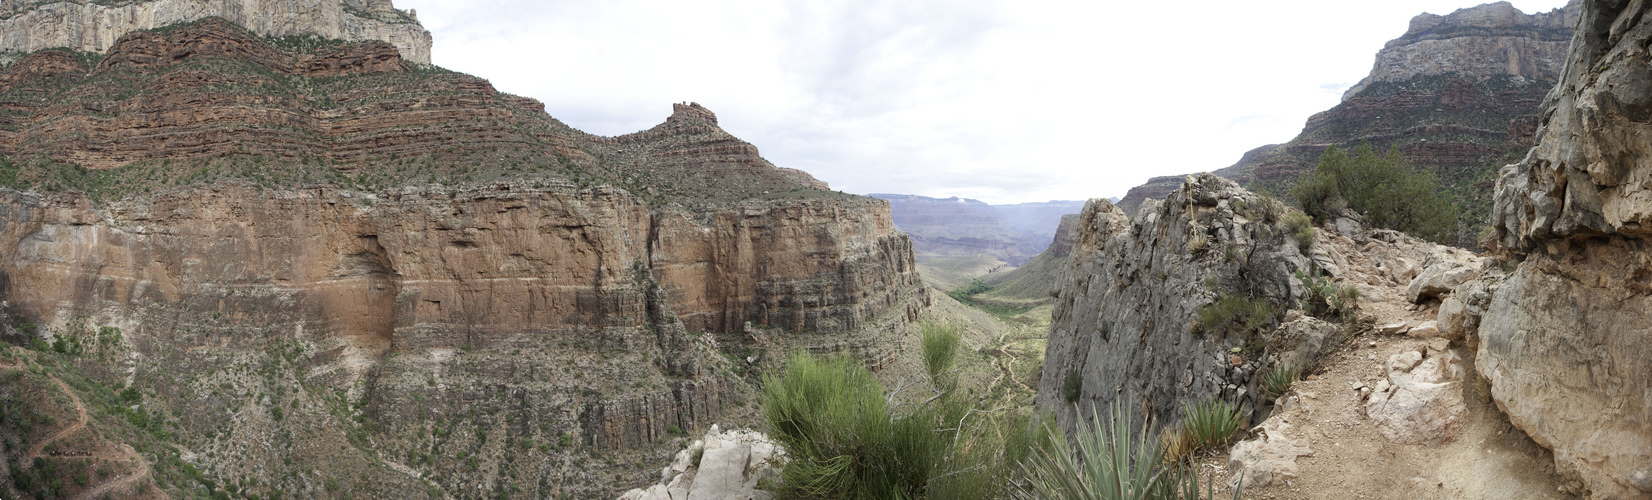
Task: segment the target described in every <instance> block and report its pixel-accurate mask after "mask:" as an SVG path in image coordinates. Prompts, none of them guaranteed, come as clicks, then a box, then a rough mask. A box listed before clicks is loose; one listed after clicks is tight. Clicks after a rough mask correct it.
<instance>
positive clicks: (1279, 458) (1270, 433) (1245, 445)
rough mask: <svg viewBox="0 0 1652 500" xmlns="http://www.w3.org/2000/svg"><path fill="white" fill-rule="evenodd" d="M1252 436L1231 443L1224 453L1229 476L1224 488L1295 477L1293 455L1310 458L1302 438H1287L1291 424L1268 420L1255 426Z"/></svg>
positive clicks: (1309, 452) (1295, 468) (1260, 483)
mask: <svg viewBox="0 0 1652 500" xmlns="http://www.w3.org/2000/svg"><path fill="white" fill-rule="evenodd" d="M1254 432H1255V434H1256V435H1257V436H1256V437H1255V438H1253V439H1249V440H1246V441H1242V442H1240V443H1239V444H1235V445H1233V450H1232V451H1231V452H1229V453H1228V470H1230V471H1233V476H1232V478H1231V480H1229V482H1228V488H1231V489H1233V490H1235V491H1239V490H1240V488H1241V487H1244V488H1253V489H1254V488H1261V487H1264V486H1268V485H1270V484H1275V483H1283V482H1285V481H1287V480H1290V479H1294V478H1296V477H1297V471H1298V469H1297V467H1296V458H1297V457H1311V456H1313V455H1314V450H1313V448H1311V447H1309V442H1308V440H1307V439H1304V438H1295V439H1293V438H1291V437H1290V435H1289V434H1290V432H1291V424H1290V423H1289V422H1286V421H1284V420H1282V419H1269V420H1268V421H1267V422H1266V423H1264V424H1262V425H1260V426H1257V428H1256V429H1255V431H1254Z"/></svg>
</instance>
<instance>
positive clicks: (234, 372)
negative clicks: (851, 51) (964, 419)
mask: <svg viewBox="0 0 1652 500" xmlns="http://www.w3.org/2000/svg"><path fill="white" fill-rule="evenodd" d="M375 5H381V6H382V5H387V2H381V3H377V4H375ZM48 88H50V89H59V90H61V91H51V92H43V91H41V90H42V89H48ZM65 89H66V90H65ZM0 97H3V98H4V102H5V103H6V104H5V105H6V106H7V107H8V109H10V110H13V111H14V112H12V113H7V114H5V116H4V117H0V152H3V153H4V156H5V160H6V161H3V162H0V185H3V186H4V187H0V287H3V288H4V290H0V297H3V298H4V299H5V302H4V304H5V306H4V307H6V309H7V312H9V313H10V314H11V315H12V316H13V317H16V318H19V320H20V321H23V322H28V323H30V324H33V325H38V327H39V332H40V334H41V335H43V336H44V337H45V338H46V339H48V340H52V339H62V338H68V339H79V338H83V337H85V336H86V335H92V334H95V333H96V332H101V331H104V329H105V328H106V327H107V328H115V329H118V330H117V331H118V332H119V333H118V335H119V338H118V342H116V344H117V345H118V348H115V350H116V351H118V356H116V360H115V361H114V362H103V361H99V360H94V359H84V360H79V361H77V362H78V363H79V366H81V367H82V368H83V369H85V370H87V371H88V372H90V373H92V374H93V375H94V376H96V377H99V379H100V380H102V381H104V382H105V383H109V384H111V385H114V384H120V385H122V386H123V387H132V388H133V389H134V390H135V391H139V392H140V393H141V394H142V395H143V397H142V400H143V406H142V407H143V408H144V409H143V411H145V412H152V413H145V414H146V415H149V414H152V415H154V416H153V417H152V418H154V419H156V420H157V421H158V422H164V425H166V426H167V428H168V429H172V431H171V432H174V433H175V435H174V437H173V438H172V439H173V440H174V441H173V443H170V444H175V445H177V447H178V448H182V449H187V450H190V451H189V453H188V454H186V455H176V454H175V456H173V459H176V460H179V461H182V462H186V463H189V464H191V466H193V467H196V468H198V469H199V470H201V471H203V473H205V474H207V477H211V478H218V480H221V481H222V482H223V483H225V484H228V483H229V482H231V481H234V482H237V483H238V484H257V485H260V486H259V487H258V488H257V489H256V490H248V491H283V492H307V493H308V494H309V495H312V496H315V495H324V494H326V495H331V494H333V493H332V490H331V489H330V487H329V489H327V490H326V491H327V493H323V490H322V489H319V488H321V487H322V485H323V484H325V483H326V481H325V480H324V479H325V478H324V477H323V476H325V477H331V478H332V479H333V480H336V481H338V482H340V483H342V484H341V487H342V488H344V489H345V491H355V492H357V493H363V492H367V491H371V492H374V493H375V494H382V495H390V496H408V495H415V496H416V495H423V494H426V493H428V492H429V491H431V490H432V489H435V490H439V491H447V492H459V491H466V492H468V491H490V492H492V493H489V494H490V495H493V494H496V493H497V494H501V495H506V496H510V495H509V494H515V495H519V496H521V495H532V496H536V497H546V496H557V495H562V496H572V497H581V498H584V497H599V496H612V495H613V494H614V493H616V492H617V491H618V490H620V489H623V488H624V487H628V486H630V485H634V484H643V483H645V482H648V481H650V479H649V477H648V476H650V475H654V476H657V470H644V469H643V468H641V467H640V466H637V465H634V464H637V463H641V461H640V460H630V459H629V458H627V459H626V460H619V461H614V460H597V459H595V457H600V456H605V457H609V458H612V457H615V456H619V457H637V456H652V455H650V454H665V455H669V453H674V452H675V451H676V450H675V449H674V448H673V449H669V450H667V449H666V448H671V445H670V442H671V439H672V438H673V437H674V436H677V435H683V434H685V433H687V432H691V431H693V430H694V429H697V428H700V427H704V426H706V425H709V424H710V423H712V422H714V421H720V422H724V423H729V422H749V421H754V419H755V417H753V414H754V412H755V408H754V403H755V402H754V392H753V389H752V379H751V377H754V376H756V375H755V374H757V373H760V372H758V371H756V370H754V369H752V368H751V367H750V366H748V365H750V364H752V362H749V361H746V360H745V359H743V355H744V353H745V352H746V351H747V350H748V349H747V348H748V346H745V345H742V344H740V343H739V342H746V341H748V337H747V336H758V335H762V336H765V338H770V339H774V341H775V342H777V343H783V344H784V345H786V346H792V347H796V348H811V349H820V350H830V347H831V346H839V345H846V346H856V345H860V344H862V343H864V342H862V341H863V340H864V339H865V335H862V334H861V330H865V329H870V328H873V327H879V328H885V329H895V327H898V326H901V325H904V324H905V323H906V322H908V321H911V320H912V319H914V318H915V317H916V316H917V314H918V313H919V312H921V310H922V309H923V308H924V307H925V306H927V300H928V297H927V295H925V292H924V289H923V285H922V284H921V283H920V282H919V279H918V275H917V273H916V271H915V269H914V261H913V255H912V243H911V240H910V239H908V238H907V236H906V235H904V234H902V233H900V232H899V231H898V230H897V229H896V228H895V225H894V222H893V219H892V217H891V215H890V212H889V206H888V204H887V203H885V202H883V201H881V200H875V199H870V198H862V197H857V196H852V195H844V194H841V193H834V192H830V191H824V190H822V188H824V184H823V183H819V182H818V181H813V178H812V177H810V176H808V174H806V173H803V172H801V171H796V170H787V169H781V168H778V167H775V166H774V165H772V164H770V163H769V162H768V161H767V160H764V159H763V158H762V157H761V156H759V155H758V152H757V148H756V147H754V146H752V145H750V144H748V143H745V142H744V141H741V140H739V139H738V138H735V137H733V136H732V135H730V134H728V133H727V132H725V131H723V130H722V129H721V128H720V127H718V126H717V122H716V115H715V114H713V113H712V112H711V111H710V110H707V109H705V108H704V107H702V106H699V105H697V104H692V103H683V104H678V105H675V106H674V107H673V112H672V114H671V115H670V117H668V118H667V119H666V121H665V123H662V124H661V125H660V126H658V127H654V128H652V129H650V130H647V131H643V132H639V133H637V134H630V135H626V136H620V137H598V136H592V135H589V134H585V133H582V132H579V131H577V130H573V129H572V128H570V127H568V126H567V125H565V124H562V123H561V122H559V121H557V120H555V119H554V118H551V117H549V116H547V115H545V114H544V110H543V107H542V106H540V105H538V103H537V102H535V101H532V100H531V99H525V98H520V97H516V96H510V95H507V94H502V93H499V92H497V91H495V90H494V89H493V88H492V86H491V85H490V84H488V82H487V81H485V80H482V79H479V78H476V77H472V76H468V75H462V74H457V73H452V72H447V71H444V70H440V69H436V68H426V67H420V66H418V65H410V64H406V63H404V62H403V61H402V59H401V57H400V55H399V54H398V51H396V50H394V49H393V48H391V47H390V46H389V45H388V44H386V43H384V42H378V41H368V42H355V43H342V44H325V45H323V46H321V47H317V48H313V49H309V50H305V49H302V48H300V49H293V48H283V47H281V46H278V45H272V44H271V43H269V42H268V41H266V40H264V39H261V38H260V37H257V36H256V35H255V34H253V33H250V32H248V31H247V30H244V29H242V28H241V27H239V26H236V25H234V24H232V23H230V22H228V21H225V20H222V19H208V20H202V21H198V22H195V23H192V24H189V25H186V26H181V27H177V28H175V29H169V30H162V31H152V32H135V33H130V34H126V35H124V36H121V37H120V38H119V41H118V43H116V44H115V45H114V46H111V47H109V49H108V51H107V52H106V53H105V54H104V55H103V56H102V57H101V58H87V57H86V56H85V55H83V54H73V53H70V52H66V51H60V50H47V51H40V52H36V53H33V54H30V55H28V56H26V57H24V58H23V59H22V60H20V61H18V62H17V63H16V64H13V65H12V66H10V67H7V68H6V69H4V70H0ZM891 325H894V326H891ZM88 332H92V333H88ZM719 340H724V341H735V342H737V343H734V344H728V343H719ZM157 460H160V459H157ZM649 461H650V462H651V461H652V460H649ZM157 463H159V462H157ZM318 474H320V475H319V476H318ZM656 478H657V477H656ZM174 486H176V485H173V486H167V487H165V488H163V491H172V490H169V489H167V488H170V487H174ZM184 487H186V488H190V487H192V486H188V485H185V486H184Z"/></svg>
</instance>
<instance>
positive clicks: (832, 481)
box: [760, 326, 1037, 499]
mask: <svg viewBox="0 0 1652 500" xmlns="http://www.w3.org/2000/svg"><path fill="white" fill-rule="evenodd" d="M956 336H957V331H956V329H953V328H947V327H939V326H937V327H933V328H926V331H925V338H924V342H923V343H924V347H925V353H924V354H925V363H926V368H927V369H930V370H933V371H935V372H936V373H935V375H936V377H935V378H934V379H932V382H933V383H934V384H935V386H936V388H937V392H938V394H936V395H935V396H934V397H932V398H928V399H927V400H926V401H925V402H923V403H918V404H911V405H900V404H897V403H894V400H895V399H896V398H895V395H889V396H887V397H886V395H885V394H884V389H883V385H882V384H881V383H879V382H878V380H877V379H876V378H874V377H873V376H872V375H871V374H870V373H869V372H867V371H866V370H865V369H863V368H861V367H860V366H859V365H858V364H854V363H851V362H849V361H848V360H847V359H845V358H841V357H840V358H835V359H828V360H820V359H816V358H814V357H813V356H810V355H808V354H805V353H798V354H795V355H793V356H792V357H791V359H790V362H789V363H788V364H787V367H786V371H785V373H784V374H783V375H780V376H775V375H766V376H764V378H763V388H762V391H761V395H760V397H761V401H762V411H763V416H764V419H765V420H766V421H767V422H768V424H769V430H770V433H771V435H772V436H774V438H775V440H776V441H778V442H779V443H780V444H781V445H782V446H784V447H785V449H786V453H787V456H788V458H789V460H788V461H787V462H786V465H785V466H784V467H782V469H781V472H780V475H781V477H782V478H783V480H784V481H783V484H782V485H781V486H780V488H781V491H779V492H778V493H780V496H781V497H783V498H833V499H837V498H843V499H883V498H926V497H927V498H995V497H998V496H1001V495H1000V493H1002V491H1001V490H1002V489H1003V488H1007V487H1008V485H1009V484H1011V481H1010V480H1009V479H1008V476H1009V475H1011V474H1012V473H1013V472H1014V471H1015V467H1014V465H1015V464H1016V463H1017V462H1018V461H1019V460H1020V459H1021V458H1022V457H1023V456H1025V455H1026V453H1027V450H1029V449H1030V447H1031V446H1033V444H1034V443H1035V442H1036V440H1035V439H1033V438H1032V437H1031V436H1037V435H1036V434H1033V433H1031V432H1013V426H1014V422H1015V419H1014V418H1010V417H1003V418H993V417H989V416H987V414H985V413H983V412H979V411H975V410H971V409H969V408H967V407H966V406H965V405H964V404H962V403H961V402H960V401H958V400H957V398H956V397H955V394H956V393H955V392H954V391H950V390H947V389H946V386H947V385H948V382H947V380H949V379H951V378H952V377H954V376H953V375H950V374H948V373H946V372H949V371H950V369H949V367H950V366H951V365H952V363H953V362H954V360H953V359H945V358H949V357H952V356H955V355H956V353H957V349H956V348H957V340H956ZM948 353H951V355H950V356H949V355H948ZM897 410H900V411H897ZM1006 429H1010V430H1011V432H1001V431H1003V430H1006Z"/></svg>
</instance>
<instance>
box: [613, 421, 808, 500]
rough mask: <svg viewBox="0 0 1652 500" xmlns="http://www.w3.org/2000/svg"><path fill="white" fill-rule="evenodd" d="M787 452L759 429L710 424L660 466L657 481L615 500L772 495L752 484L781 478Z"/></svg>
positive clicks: (746, 499) (737, 499)
mask: <svg viewBox="0 0 1652 500" xmlns="http://www.w3.org/2000/svg"><path fill="white" fill-rule="evenodd" d="M785 461H786V451H785V450H783V449H781V448H780V445H779V444H776V443H775V442H774V440H772V439H769V437H768V436H765V435H763V434H762V433H760V432H754V431H742V430H728V431H719V430H718V429H717V426H715V425H713V426H711V430H710V431H708V432H706V436H705V438H704V439H700V440H698V441H695V442H694V444H690V445H688V448H687V449H685V450H683V451H680V452H677V456H676V458H675V459H674V460H672V462H671V465H669V466H667V467H666V468H664V469H662V470H661V471H660V482H659V484H655V485H653V486H649V487H648V488H647V489H640V488H639V489H633V490H631V491H627V492H625V494H624V495H621V496H620V500H750V499H767V498H773V493H770V492H766V491H763V490H758V489H757V483H758V481H760V480H762V479H764V478H767V479H770V480H776V479H779V477H780V471H779V469H780V467H781V466H782V465H783V464H784V463H785Z"/></svg>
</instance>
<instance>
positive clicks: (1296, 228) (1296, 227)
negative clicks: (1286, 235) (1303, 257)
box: [1285, 212, 1316, 252]
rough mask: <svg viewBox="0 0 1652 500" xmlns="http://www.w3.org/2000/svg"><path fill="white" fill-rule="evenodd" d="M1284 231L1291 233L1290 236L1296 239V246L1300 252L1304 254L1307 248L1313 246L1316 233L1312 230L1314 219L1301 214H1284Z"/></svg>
mask: <svg viewBox="0 0 1652 500" xmlns="http://www.w3.org/2000/svg"><path fill="white" fill-rule="evenodd" d="M1285 229H1287V230H1289V231H1290V232H1291V236H1293V237H1295V238H1296V246H1297V248H1300V249H1302V251H1304V252H1306V251H1308V247H1311V246H1313V245H1314V236H1315V232H1316V230H1315V229H1314V219H1313V218H1312V217H1308V214H1305V213H1302V212H1291V213H1288V214H1285Z"/></svg>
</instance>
